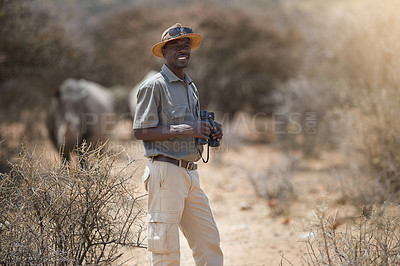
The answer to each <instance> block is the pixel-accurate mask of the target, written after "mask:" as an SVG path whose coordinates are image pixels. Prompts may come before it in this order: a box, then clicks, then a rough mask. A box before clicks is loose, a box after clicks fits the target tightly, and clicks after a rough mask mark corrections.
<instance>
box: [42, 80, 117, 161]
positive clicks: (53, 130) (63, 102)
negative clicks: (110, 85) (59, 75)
mask: <svg viewBox="0 0 400 266" xmlns="http://www.w3.org/2000/svg"><path fill="white" fill-rule="evenodd" d="M114 102H115V99H114V95H113V93H112V92H111V91H110V90H108V89H106V88H105V87H103V86H101V85H100V84H97V83H95V82H91V81H87V80H84V79H79V80H78V79H73V78H68V79H66V80H65V81H64V82H63V83H62V84H61V86H60V88H59V89H58V90H57V92H56V94H55V96H54V97H53V99H52V101H51V103H50V106H49V110H48V115H47V123H46V124H47V129H48V132H49V136H50V138H51V140H52V142H53V143H54V145H55V146H56V147H57V149H58V150H59V151H61V155H62V156H63V158H64V159H66V160H67V161H69V160H70V159H71V153H72V152H73V151H74V150H75V149H76V148H77V147H79V146H81V145H82V144H83V143H84V142H86V143H87V144H88V145H89V144H90V145H91V146H92V147H96V145H97V144H99V143H104V142H106V141H107V140H108V139H109V138H110V136H111V134H112V133H113V125H114V124H115V123H114V122H115V121H113V118H115V107H114Z"/></svg>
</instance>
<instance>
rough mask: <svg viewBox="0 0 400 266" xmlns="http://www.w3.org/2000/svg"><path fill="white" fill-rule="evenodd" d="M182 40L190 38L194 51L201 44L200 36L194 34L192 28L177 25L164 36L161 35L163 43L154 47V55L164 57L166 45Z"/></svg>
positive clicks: (170, 28)
mask: <svg viewBox="0 0 400 266" xmlns="http://www.w3.org/2000/svg"><path fill="white" fill-rule="evenodd" d="M180 38H189V39H190V46H191V49H192V50H194V49H196V48H197V47H199V45H200V42H201V36H200V34H198V33H194V32H193V30H192V29H191V28H188V27H182V25H181V24H180V23H175V24H174V25H172V26H171V27H169V28H168V29H166V30H165V31H164V32H163V34H162V35H161V42H159V43H157V44H155V45H154V46H153V49H152V52H153V54H154V55H155V56H158V57H163V54H162V48H163V47H164V45H165V44H166V43H167V42H169V41H172V40H176V39H180Z"/></svg>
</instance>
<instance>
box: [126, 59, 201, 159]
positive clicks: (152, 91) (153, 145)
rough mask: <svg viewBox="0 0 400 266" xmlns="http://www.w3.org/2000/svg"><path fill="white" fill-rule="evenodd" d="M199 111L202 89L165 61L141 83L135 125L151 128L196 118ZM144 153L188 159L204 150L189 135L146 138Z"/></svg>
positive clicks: (149, 155)
mask: <svg viewBox="0 0 400 266" xmlns="http://www.w3.org/2000/svg"><path fill="white" fill-rule="evenodd" d="M199 113H200V105H199V93H198V91H197V88H196V86H195V85H194V83H193V82H192V80H191V79H190V78H189V77H188V76H187V75H185V78H184V80H182V79H180V78H178V77H177V76H176V75H175V74H174V73H173V72H172V71H171V70H170V69H169V68H168V67H167V66H166V65H164V66H163V67H162V69H161V72H159V73H158V74H156V75H154V76H153V77H151V78H149V79H147V80H146V81H144V82H143V83H142V85H141V86H140V88H139V91H138V94H137V105H136V112H135V119H134V124H133V128H134V129H139V128H142V129H144V128H152V127H157V126H159V125H162V126H170V125H178V124H185V123H187V122H193V121H197V120H198V118H199ZM143 145H144V155H145V156H146V157H152V156H156V155H159V154H162V155H165V156H168V157H171V158H175V159H180V160H186V161H192V162H194V161H198V160H199V159H200V158H201V155H200V154H201V153H202V151H203V146H202V145H197V144H196V142H195V139H194V138H193V137H189V136H179V137H174V138H171V139H168V140H165V141H143Z"/></svg>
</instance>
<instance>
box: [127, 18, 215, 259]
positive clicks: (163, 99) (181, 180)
mask: <svg viewBox="0 0 400 266" xmlns="http://www.w3.org/2000/svg"><path fill="white" fill-rule="evenodd" d="M200 42H201V37H200V35H199V34H197V33H194V32H193V30H192V29H190V28H187V27H182V25H181V24H179V23H177V24H175V25H173V26H172V27H170V28H168V29H167V30H165V31H164V33H163V34H162V35H161V42H160V43H157V44H156V45H154V46H153V49H152V52H153V54H154V55H155V56H158V57H163V58H164V59H165V62H166V63H165V65H164V66H163V67H162V69H161V72H159V73H158V74H156V75H155V76H153V77H152V78H150V79H148V80H146V81H145V82H144V83H143V84H142V85H141V86H140V88H139V91H138V95H137V97H138V99H137V106H136V112H135V120H134V126H133V132H134V135H135V137H136V138H137V139H139V140H143V144H144V149H145V156H146V157H148V158H149V162H148V163H147V166H146V169H145V173H144V175H143V181H144V183H145V186H146V189H147V190H148V192H149V198H148V216H147V220H148V250H149V251H151V252H152V265H179V262H180V252H179V248H180V245H179V230H178V228H180V229H181V231H182V233H183V235H184V236H185V237H186V239H187V240H188V243H189V246H190V248H191V249H192V251H193V257H194V260H195V262H196V265H212V266H218V265H222V264H223V255H222V251H221V249H220V239H219V233H218V229H217V226H216V224H215V221H214V218H213V216H212V213H211V210H210V206H209V201H208V198H207V196H206V195H205V193H204V192H203V190H202V189H201V188H200V184H199V173H198V172H197V170H196V169H197V164H195V162H196V161H198V160H199V159H200V158H201V154H202V151H203V148H202V146H201V145H198V144H197V143H196V138H201V139H208V138H209V136H210V132H215V133H214V134H213V135H212V138H214V139H216V140H218V141H219V140H221V138H222V127H221V125H219V126H218V128H214V129H213V128H212V126H211V125H210V124H209V123H206V122H203V121H199V112H200V105H199V100H198V99H199V95H198V91H197V88H196V86H195V85H194V83H193V82H192V80H191V79H190V78H189V77H188V76H187V75H186V74H185V69H186V68H187V67H188V65H189V61H190V56H191V51H192V50H194V49H195V48H197V47H198V46H199V45H200Z"/></svg>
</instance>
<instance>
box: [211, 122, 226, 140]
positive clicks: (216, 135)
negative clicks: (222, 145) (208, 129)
mask: <svg viewBox="0 0 400 266" xmlns="http://www.w3.org/2000/svg"><path fill="white" fill-rule="evenodd" d="M215 123H216V124H217V125H216V127H215V128H214V129H213V130H214V131H216V132H215V133H214V134H212V138H213V139H216V140H217V141H221V139H222V136H223V135H224V134H223V133H222V124H220V123H218V122H215Z"/></svg>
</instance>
